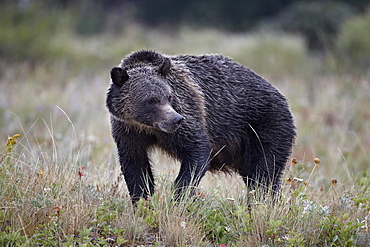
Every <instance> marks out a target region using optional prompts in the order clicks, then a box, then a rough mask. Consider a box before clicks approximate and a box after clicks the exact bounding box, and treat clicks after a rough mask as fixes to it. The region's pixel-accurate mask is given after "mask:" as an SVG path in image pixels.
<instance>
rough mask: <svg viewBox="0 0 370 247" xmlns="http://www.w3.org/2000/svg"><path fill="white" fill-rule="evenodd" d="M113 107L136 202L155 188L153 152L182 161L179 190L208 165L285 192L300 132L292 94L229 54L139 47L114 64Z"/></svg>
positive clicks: (115, 131)
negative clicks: (286, 175) (283, 180)
mask: <svg viewBox="0 0 370 247" xmlns="http://www.w3.org/2000/svg"><path fill="white" fill-rule="evenodd" d="M111 82H112V83H111V85H110V88H109V90H108V93H107V99H106V105H107V108H108V110H109V112H110V115H111V131H112V136H113V138H114V141H115V143H116V144H117V150H118V156H119V162H120V165H121V170H122V173H123V175H124V179H125V181H126V184H127V187H128V190H129V193H130V196H131V198H132V200H133V201H134V202H135V201H137V200H138V199H139V198H140V197H144V198H146V197H148V196H150V195H151V194H152V193H153V192H154V177H153V172H152V168H151V162H150V159H149V157H148V154H149V153H150V152H151V151H152V150H153V149H154V148H160V149H161V150H163V151H164V152H165V153H167V154H168V155H169V156H170V157H173V158H175V159H177V160H179V161H181V166H180V172H179V174H178V176H177V178H176V180H175V184H174V186H175V188H176V189H175V195H176V197H178V196H181V195H182V194H183V192H184V190H185V189H186V188H188V187H189V186H191V188H194V187H196V186H197V185H198V184H199V181H200V180H201V178H202V177H203V176H204V174H205V173H206V172H207V171H211V172H217V171H224V172H230V171H235V172H237V173H239V174H240V176H241V177H242V178H243V180H244V182H245V184H246V185H247V187H248V188H251V189H253V188H255V187H256V185H259V186H261V185H262V187H264V188H272V189H273V190H274V191H278V190H279V187H280V175H281V173H282V171H283V169H284V167H285V164H286V163H287V160H288V158H289V156H290V155H291V152H292V146H293V144H294V139H295V135H296V130H295V126H294V121H293V117H292V114H291V112H290V110H289V106H288V103H287V100H286V98H285V97H284V96H283V95H282V94H281V93H280V92H279V91H278V90H277V89H276V88H275V87H273V86H272V85H271V84H270V83H269V82H267V81H266V80H265V79H263V78H262V77H260V76H258V75H257V74H255V73H254V72H253V71H252V70H250V69H248V68H246V67H244V66H242V65H240V64H238V63H236V62H233V61H232V60H231V59H229V58H226V57H224V56H221V55H203V56H194V55H177V56H168V55H163V54H160V53H158V52H154V51H146V50H142V51H137V52H134V53H132V54H129V55H128V56H127V57H126V58H124V59H123V60H122V62H121V64H120V65H119V66H118V67H114V68H113V69H112V70H111Z"/></svg>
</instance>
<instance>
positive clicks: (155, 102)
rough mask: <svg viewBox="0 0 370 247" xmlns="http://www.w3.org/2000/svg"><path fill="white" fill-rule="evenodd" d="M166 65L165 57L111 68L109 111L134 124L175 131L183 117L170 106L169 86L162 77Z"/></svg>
mask: <svg viewBox="0 0 370 247" xmlns="http://www.w3.org/2000/svg"><path fill="white" fill-rule="evenodd" d="M170 69H171V60H170V59H169V58H164V59H163V62H162V64H160V65H159V66H154V67H153V66H143V65H142V66H138V67H134V68H131V69H126V68H123V67H114V68H112V70H111V79H112V84H111V87H110V88H109V91H108V95H107V102H106V103H107V107H108V110H109V112H110V113H111V115H112V116H113V117H114V118H115V119H118V120H120V121H122V122H124V123H126V124H128V125H133V126H134V127H135V126H136V127H138V128H144V129H149V130H150V129H153V128H154V129H158V130H161V131H163V132H166V133H173V132H175V131H176V130H177V129H178V128H179V127H180V124H181V122H182V120H183V119H184V117H183V116H182V115H180V114H179V113H177V112H176V111H175V110H174V109H173V106H172V101H173V97H172V89H171V88H170V86H169V85H168V83H167V82H166V79H165V77H166V75H167V74H168V73H169V72H170Z"/></svg>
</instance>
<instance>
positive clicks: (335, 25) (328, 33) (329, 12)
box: [274, 1, 356, 51]
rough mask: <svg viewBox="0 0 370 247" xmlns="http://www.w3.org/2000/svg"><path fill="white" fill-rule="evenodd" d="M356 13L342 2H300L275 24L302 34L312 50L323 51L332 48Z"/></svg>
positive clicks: (275, 21) (282, 15)
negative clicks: (343, 26) (339, 32)
mask: <svg viewBox="0 0 370 247" xmlns="http://www.w3.org/2000/svg"><path fill="white" fill-rule="evenodd" d="M355 12H356V11H355V10H354V8H352V7H351V6H350V5H348V4H346V3H344V2H340V1H338V2H335V1H306V2H300V1H298V2H295V3H293V4H292V5H290V6H289V7H288V8H286V9H284V10H283V11H282V12H281V13H280V14H279V16H278V17H277V19H275V20H274V23H275V24H276V23H277V24H278V26H280V28H282V29H283V30H285V31H293V32H298V33H300V34H302V35H303V36H304V37H305V38H306V40H307V44H308V47H309V48H310V49H311V50H320V51H323V50H327V49H329V48H331V47H332V45H333V43H334V40H335V37H336V34H337V32H338V31H339V28H340V26H341V24H342V23H343V22H344V21H345V20H347V19H348V18H349V17H351V16H353V15H354V14H355Z"/></svg>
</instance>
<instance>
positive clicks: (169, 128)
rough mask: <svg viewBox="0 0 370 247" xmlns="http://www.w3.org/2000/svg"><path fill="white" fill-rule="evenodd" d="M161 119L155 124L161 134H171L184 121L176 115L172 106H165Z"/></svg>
mask: <svg viewBox="0 0 370 247" xmlns="http://www.w3.org/2000/svg"><path fill="white" fill-rule="evenodd" d="M162 111H163V115H162V116H163V117H161V119H160V121H159V122H158V123H157V124H156V126H157V127H158V128H159V129H160V130H161V131H163V132H166V133H173V132H175V131H176V130H177V129H178V128H179V127H180V125H181V123H182V121H183V120H184V119H185V118H184V117H183V116H182V115H181V114H179V113H177V112H176V111H175V110H174V109H173V108H172V106H170V105H165V106H164V107H163V108H162Z"/></svg>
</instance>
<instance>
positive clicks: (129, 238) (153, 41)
mask: <svg viewBox="0 0 370 247" xmlns="http://www.w3.org/2000/svg"><path fill="white" fill-rule="evenodd" d="M50 42H51V43H52V44H53V45H54V47H57V49H58V51H59V53H58V56H57V58H56V59H46V60H43V61H42V62H34V63H26V62H16V63H15V62H8V61H6V60H2V61H1V63H0V130H1V132H0V142H2V143H3V144H1V145H2V146H3V147H2V148H1V149H0V152H1V153H0V188H1V190H0V245H1V246H74V245H77V244H78V245H79V246H148V245H154V246H225V245H227V246H370V244H369V243H370V230H369V228H368V225H369V224H370V218H369V217H370V216H369V210H370V205H369V200H370V191H369V185H370V179H369V165H370V159H369V154H368V151H369V150H370V125H369V120H370V112H369V104H370V74H369V73H367V74H366V73H362V74H350V73H348V72H347V73H344V72H341V71H339V70H337V69H335V68H336V65H337V64H338V63H340V61H337V60H335V59H334V58H332V57H330V56H328V57H327V58H326V59H323V58H318V57H317V56H312V55H309V54H308V52H307V50H306V48H305V44H304V41H303V40H302V39H301V38H300V37H297V36H292V35H283V34H273V33H250V34H229V33H222V32H219V31H217V30H212V29H209V30H191V29H187V28H182V29H180V30H178V31H176V32H175V31H172V32H164V31H162V30H147V29H145V28H143V27H141V26H136V25H131V26H128V27H127V28H126V29H125V30H124V31H123V32H122V33H120V34H115V35H114V34H110V33H105V34H104V35H97V36H92V37H88V38H86V37H85V38H83V37H78V36H76V35H73V34H72V33H70V32H68V31H63V32H60V33H59V34H57V35H55V36H54V37H52V38H51V40H50ZM138 49H154V50H159V51H162V52H164V53H168V54H179V53H192V54H202V53H222V54H224V55H226V56H230V57H232V58H234V59H235V60H236V61H238V62H240V63H241V64H243V65H245V66H248V67H250V68H251V69H252V70H254V71H256V72H257V73H258V74H260V75H262V76H263V77H265V78H266V79H268V80H269V81H270V82H271V83H272V84H273V85H275V86H276V87H278V88H279V89H280V90H281V91H282V92H283V93H284V94H285V95H286V96H287V98H288V99H289V101H290V104H291V109H292V112H293V114H294V116H295V121H296V125H297V127H298V138H297V141H296V145H295V147H294V152H293V156H292V158H295V159H296V162H293V163H294V164H288V165H287V169H286V172H285V173H284V176H283V189H282V196H281V198H280V200H279V201H277V202H276V204H274V205H272V204H271V200H269V198H270V196H269V195H266V194H263V193H261V192H260V191H247V190H246V188H245V187H244V185H243V184H242V182H241V179H240V178H239V177H237V176H230V175H229V176H226V175H223V174H207V175H206V177H205V178H204V179H203V181H202V183H201V185H200V188H199V192H198V193H197V195H196V197H195V199H187V198H185V199H184V200H183V201H180V202H177V203H174V202H173V201H171V183H172V181H173V179H174V177H175V176H176V174H177V171H178V168H179V167H178V163H176V162H174V161H172V160H169V159H167V158H166V157H165V156H164V155H162V154H161V153H155V154H153V157H152V160H153V162H154V163H155V165H154V168H155V172H156V178H157V187H156V191H157V193H156V194H155V195H154V196H153V197H152V198H151V199H150V200H149V201H140V202H139V204H138V208H137V210H136V211H135V212H134V211H133V209H132V206H131V202H130V199H129V197H128V195H127V189H126V185H125V184H124V182H123V181H122V177H120V176H119V165H118V162H117V159H116V152H115V146H114V143H113V140H112V138H111V135H110V127H109V115H108V112H107V110H106V109H105V94H106V90H107V88H108V86H109V71H110V68H111V67H113V66H115V65H117V64H118V63H119V62H120V59H121V58H122V57H123V56H125V55H126V54H127V53H129V52H131V51H135V50H138ZM315 158H319V159H320V162H317V160H316V162H314V159H315Z"/></svg>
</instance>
